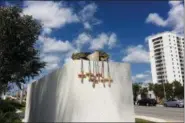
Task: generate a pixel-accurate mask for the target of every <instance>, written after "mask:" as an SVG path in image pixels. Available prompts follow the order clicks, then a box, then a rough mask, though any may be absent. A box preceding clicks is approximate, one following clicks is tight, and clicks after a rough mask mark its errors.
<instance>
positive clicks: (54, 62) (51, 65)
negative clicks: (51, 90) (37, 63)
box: [43, 55, 60, 71]
mask: <svg viewBox="0 0 185 123" xmlns="http://www.w3.org/2000/svg"><path fill="white" fill-rule="evenodd" d="M43 61H45V62H46V67H45V68H46V70H48V71H50V70H53V69H55V68H57V67H58V64H59V62H60V57H58V56H54V55H45V56H44V58H43Z"/></svg>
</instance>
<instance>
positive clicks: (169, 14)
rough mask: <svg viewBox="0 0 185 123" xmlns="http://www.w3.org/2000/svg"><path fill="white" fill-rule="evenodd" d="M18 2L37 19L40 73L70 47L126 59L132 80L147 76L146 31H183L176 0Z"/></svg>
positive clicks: (179, 4)
mask: <svg viewBox="0 0 185 123" xmlns="http://www.w3.org/2000/svg"><path fill="white" fill-rule="evenodd" d="M1 4H2V3H1ZM3 4H5V5H11V4H17V3H16V2H14V3H12V2H5V3H3ZM19 5H20V6H21V7H22V8H23V14H29V15H32V16H33V17H34V18H35V19H37V20H40V21H41V23H42V24H43V31H42V34H41V35H40V36H39V39H38V41H37V43H38V44H39V46H40V50H41V58H42V60H44V61H46V62H48V66H47V67H46V69H45V70H44V73H48V72H51V71H53V70H54V69H56V68H58V67H60V66H62V65H63V63H65V62H66V61H67V60H69V58H70V56H71V54H72V53H73V52H77V51H93V50H104V51H106V52H108V53H110V55H111V60H112V61H116V62H129V63H130V64H131V70H132V78H133V81H134V82H151V80H152V78H151V73H150V62H149V52H148V44H147V41H146V39H147V37H148V36H150V35H153V34H156V33H160V32H163V31H174V32H175V33H179V34H183V33H184V31H183V28H184V23H183V15H184V6H183V3H182V2H181V1H176V2H175V1H171V2H168V1H152V2H147V1H143V2H141V1H140V2H134V1H131V2H128V1H116V2H106V1H101V2H98V1H91V2H83V1H81V2H78V1H75V2H74V1H71V2H66V1H65V2H60V1H57V2H52V1H45V2H39V1H32V2H30V1H29V2H19Z"/></svg>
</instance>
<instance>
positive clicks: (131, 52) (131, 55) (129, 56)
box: [122, 45, 149, 63]
mask: <svg viewBox="0 0 185 123" xmlns="http://www.w3.org/2000/svg"><path fill="white" fill-rule="evenodd" d="M125 52H126V56H124V57H123V59H122V61H125V62H131V63H149V53H148V51H147V50H146V49H145V48H144V47H143V45H137V46H130V47H128V48H127V49H126V51H125Z"/></svg>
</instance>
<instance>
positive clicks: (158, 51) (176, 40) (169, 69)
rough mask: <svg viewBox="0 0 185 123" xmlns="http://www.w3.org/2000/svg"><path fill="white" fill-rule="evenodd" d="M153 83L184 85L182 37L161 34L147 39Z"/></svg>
mask: <svg viewBox="0 0 185 123" xmlns="http://www.w3.org/2000/svg"><path fill="white" fill-rule="evenodd" d="M148 42H149V50H150V62H151V72H152V79H153V83H161V82H167V81H168V82H169V83H171V82H173V81H174V80H177V81H179V82H180V83H181V84H183V83H184V37H182V36H179V35H177V34H174V33H172V32H163V33H159V34H156V35H153V36H150V37H149V38H148Z"/></svg>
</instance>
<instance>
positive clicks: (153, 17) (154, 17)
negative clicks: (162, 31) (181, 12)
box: [146, 13, 167, 27]
mask: <svg viewBox="0 0 185 123" xmlns="http://www.w3.org/2000/svg"><path fill="white" fill-rule="evenodd" d="M146 22H147V23H153V24H156V25H158V26H163V27H164V26H166V24H167V23H166V21H165V20H163V18H162V17H160V16H159V15H158V14H157V13H150V14H149V15H148V17H147V19H146Z"/></svg>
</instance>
